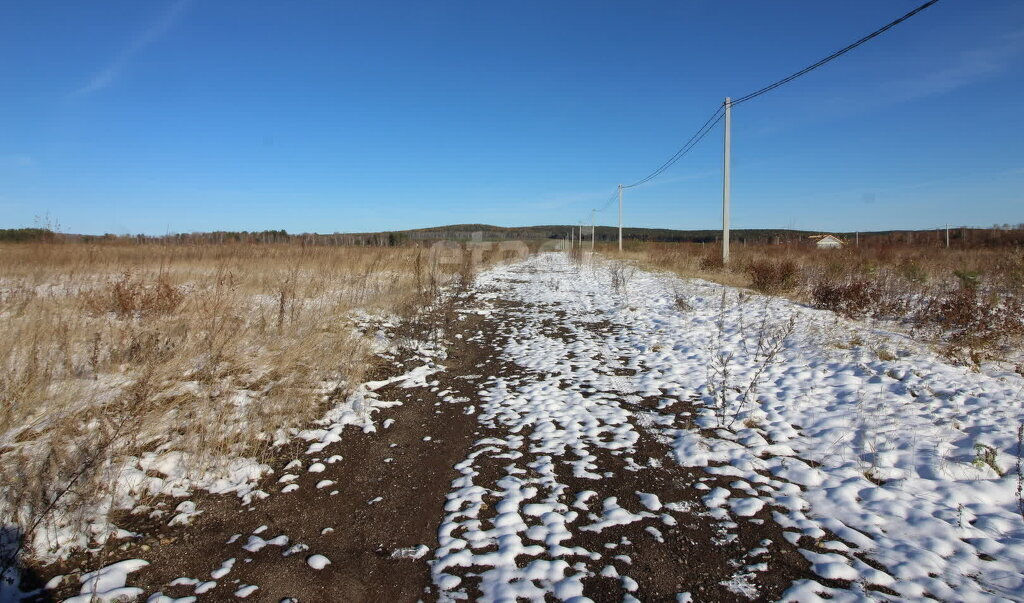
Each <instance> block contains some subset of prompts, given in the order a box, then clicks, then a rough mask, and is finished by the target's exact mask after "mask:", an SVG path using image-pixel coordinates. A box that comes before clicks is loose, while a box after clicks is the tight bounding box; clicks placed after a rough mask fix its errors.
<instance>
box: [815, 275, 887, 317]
mask: <svg viewBox="0 0 1024 603" xmlns="http://www.w3.org/2000/svg"><path fill="white" fill-rule="evenodd" d="M879 298H880V293H879V287H878V284H877V283H875V282H873V281H870V280H868V279H866V278H854V279H852V280H849V281H847V282H837V281H833V280H822V281H819V282H817V283H815V284H814V286H813V287H812V289H811V302H812V303H813V304H814V307H816V308H821V309H823V310H831V311H832V312H835V313H837V314H842V315H843V316H846V317H849V318H859V317H861V316H864V315H865V314H867V313H868V312H869V311H870V310H871V308H872V305H873V304H875V303H876V302H877V301H878V300H879Z"/></svg>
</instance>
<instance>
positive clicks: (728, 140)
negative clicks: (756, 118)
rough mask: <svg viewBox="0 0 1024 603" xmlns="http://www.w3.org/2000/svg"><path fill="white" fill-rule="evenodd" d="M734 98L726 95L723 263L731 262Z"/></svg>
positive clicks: (723, 175) (723, 167)
mask: <svg viewBox="0 0 1024 603" xmlns="http://www.w3.org/2000/svg"><path fill="white" fill-rule="evenodd" d="M731 138H732V100H731V99H730V98H729V97H728V96H727V97H725V157H724V158H723V163H722V263H723V264H728V263H729V148H730V146H731V145H732V140H731Z"/></svg>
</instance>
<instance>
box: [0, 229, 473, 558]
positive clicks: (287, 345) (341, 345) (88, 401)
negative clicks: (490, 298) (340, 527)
mask: <svg viewBox="0 0 1024 603" xmlns="http://www.w3.org/2000/svg"><path fill="white" fill-rule="evenodd" d="M471 276H472V275H471V270H470V267H468V265H465V264H447V265H441V264H439V263H438V262H436V261H434V259H433V258H432V257H431V255H430V254H429V252H428V250H427V249H426V248H425V247H414V246H404V247H401V246H400V247H353V246H332V247H326V246H324V247H321V246H306V245H302V244H298V243H291V244H253V243H236V244H232V243H225V244H202V243H200V244H194V243H193V244H184V245H181V244H133V243H125V242H114V243H64V244H61V243H52V242H51V243H46V242H29V243H20V244H7V245H0V333H3V334H4V336H3V337H0V482H2V483H3V484H4V485H5V487H4V488H3V489H2V493H0V522H2V525H4V526H16V527H17V529H18V531H19V533H20V534H19V535H20V537H22V538H23V540H24V542H25V543H26V544H27V547H26V548H27V550H23V551H20V553H22V554H24V553H25V552H28V553H31V554H38V555H44V556H45V555H48V554H52V553H53V552H54V551H59V550H71V549H74V548H80V547H83V546H89V545H90V543H92V542H102V541H103V539H105V538H106V537H108V535H109V534H107V533H88V532H87V531H86V528H87V527H88V526H96V525H100V526H102V525H103V521H102V517H101V516H102V515H103V514H105V513H106V512H108V511H109V510H110V509H112V508H116V507H117V506H118V505H119V501H121V500H123V499H125V497H128V499H131V498H138V497H140V496H143V495H145V494H147V493H143V492H127V491H112V488H114V487H115V485H116V484H120V486H117V487H122V488H125V487H127V488H130V485H129V486H125V484H124V481H125V480H124V479H120V477H123V476H118V475H114V473H115V472H117V471H120V468H122V467H123V466H124V461H125V460H126V459H132V458H138V457H140V456H141V455H143V454H144V453H158V454H164V455H167V454H168V453H172V454H173V455H175V456H174V458H175V459H176V467H175V471H178V470H180V471H181V472H183V475H185V476H188V477H191V478H192V479H199V478H200V476H204V475H205V476H212V477H213V478H216V477H218V476H222V475H226V474H229V473H230V472H231V471H237V470H238V465H237V464H235V465H232V463H231V460H232V459H236V460H237V459H239V458H242V457H245V458H247V459H253V460H254V461H255V462H259V461H261V460H262V459H266V458H267V457H268V456H269V455H270V454H271V453H272V449H273V445H274V442H275V441H282V440H284V439H286V436H287V434H288V433H289V431H290V430H293V429H296V428H298V427H300V426H302V425H305V424H308V423H309V422H310V421H312V420H314V419H316V418H318V417H319V416H321V415H322V414H323V412H324V411H325V409H326V408H327V407H329V406H330V405H332V404H335V403H337V402H338V401H340V400H343V399H344V398H345V397H346V396H347V395H348V393H349V392H350V390H351V388H352V387H354V386H355V385H357V384H358V383H359V382H360V379H361V378H362V376H363V374H364V372H365V371H366V370H367V369H368V366H369V364H370V362H371V342H372V337H373V335H374V332H375V329H374V328H373V325H374V324H375V322H376V323H380V322H382V321H383V322H388V323H391V324H402V323H408V324H410V325H413V331H414V333H413V335H414V336H416V337H430V336H436V335H437V325H431V324H425V321H424V319H423V309H424V308H426V307H428V306H430V305H431V304H434V302H435V301H436V300H437V299H438V296H439V293H440V292H441V291H442V289H443V287H444V286H445V284H446V283H451V282H452V280H453V279H460V278H461V279H467V278H471ZM448 314H451V313H448ZM147 471H149V473H147V474H152V471H151V470H147ZM154 475H155V474H154ZM167 481H168V483H170V482H171V478H170V477H168V478H167ZM148 494H154V493H148ZM103 501H106V502H103ZM5 530H6V528H5ZM7 544H8V545H9V544H10V543H7ZM3 548H4V552H5V553H6V554H7V555H8V556H11V555H15V554H18V553H19V551H18V548H19V547H16V546H15V547H11V546H5V547H3ZM0 561H3V560H0ZM7 561H8V562H10V561H13V560H12V559H8V560H7ZM2 565H3V564H2V563H0V567H2Z"/></svg>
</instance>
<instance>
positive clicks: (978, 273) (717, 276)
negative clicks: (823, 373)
mask: <svg viewBox="0 0 1024 603" xmlns="http://www.w3.org/2000/svg"><path fill="white" fill-rule="evenodd" d="M603 251H604V252H605V253H610V254H612V250H611V248H610V247H608V248H606V249H604V250H603ZM731 251H732V254H731V255H732V257H731V261H730V263H729V265H728V266H724V265H723V264H722V262H721V259H720V258H721V247H720V246H719V245H714V244H707V245H701V244H699V243H676V244H672V243H648V244H632V245H630V251H628V252H626V253H624V254H623V255H624V256H625V257H627V258H630V259H635V260H639V261H640V262H642V263H644V264H646V265H648V266H650V267H654V268H658V269H664V270H669V271H672V272H675V273H676V274H679V275H681V276H684V277H688V278H703V279H707V280H711V281H715V282H718V283H722V284H725V285H730V286H734V287H747V288H752V289H755V290H757V291H760V292H762V293H767V294H772V295H785V296H787V297H790V298H791V299H794V300H796V301H799V302H802V303H808V304H811V305H814V306H816V307H819V308H824V309H829V310H833V311H835V312H837V313H840V314H843V315H845V316H849V317H852V318H863V317H872V318H879V319H885V320H891V321H897V322H901V323H903V324H904V325H906V326H907V327H909V328H910V329H912V330H915V331H918V332H919V333H924V334H927V335H930V336H934V337H935V338H936V339H937V340H938V341H941V342H942V344H943V346H944V348H945V350H946V352H947V354H948V355H949V356H950V357H951V358H953V359H956V360H960V361H964V362H968V363H972V364H977V363H978V362H980V361H982V360H984V359H986V358H990V357H992V356H994V355H998V354H1000V353H1002V352H1007V351H1013V352H1015V353H1016V352H1019V351H1020V340H1021V337H1022V336H1024V323H1022V319H1024V307H1022V300H1024V249H1022V248H1021V247H1019V246H1017V245H1016V244H1007V245H1004V246H1001V247H997V246H992V247H976V248H952V249H946V248H942V247H936V246H926V245H910V244H898V243H891V242H886V243H873V244H869V245H864V246H861V247H852V246H848V247H845V248H842V249H838V250H818V249H816V248H814V247H813V246H810V245H768V244H763V245H733V248H732V250H731Z"/></svg>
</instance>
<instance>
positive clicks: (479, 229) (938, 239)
mask: <svg viewBox="0 0 1024 603" xmlns="http://www.w3.org/2000/svg"><path fill="white" fill-rule="evenodd" d="M578 228H579V227H578V226H559V225H550V226H520V227H512V228H506V227H501V226H491V225H489V224H456V225H450V226H437V227H433V228H418V229H413V230H398V231H389V232H364V233H334V234H315V233H302V234H292V233H288V232H286V231H284V230H263V231H254V232H250V231H215V232H195V233H178V234H168V235H161V236H152V235H141V234H140V235H114V234H105V235H82V234H68V233H60V232H55V231H53V230H50V229H47V228H12V229H0V242H6V243H23V242H54V243H58V242H67V243H75V242H79V243H103V242H107V243H161V244H180V245H187V244H197V243H249V244H274V243H297V244H303V245H370V246H381V247H394V246H399V245H409V244H415V243H419V242H431V241H441V240H448V241H470V240H480V241H507V240H522V241H526V240H533V241H536V240H544V239H562V238H566V237H568V236H569V233H570V231H572V232H576V233H578ZM815 234H826V233H823V232H820V231H807V230H787V229H735V230H732V231H731V237H730V239H731V241H733V243H738V244H752V245H757V244H776V245H779V244H787V245H800V244H806V245H811V244H813V241H812V240H811V239H810V238H809V237H810V236H811V235H815ZM827 234H833V235H835V236H837V237H839V238H841V239H843V240H846V241H849V242H854V241H855V240H858V241H859V242H860V244H870V243H886V244H899V243H903V244H910V245H932V244H934V245H942V244H945V237H946V231H945V229H939V230H886V231H875V232H861V233H855V232H833V233H827ZM583 235H584V239H585V240H587V241H589V240H590V229H589V228H587V227H586V226H584V227H583ZM577 236H578V234H577ZM622 236H623V239H624V240H626V241H631V242H633V241H635V242H652V243H717V242H719V241H720V240H721V236H722V233H721V231H720V230H671V229H667V228H623V229H622ZM594 237H595V240H596V241H597V242H598V243H613V242H615V241H617V240H618V229H617V228H615V227H612V226H597V227H595V229H594ZM949 238H950V244H951V245H956V246H958V247H987V246H1002V245H1015V246H1020V245H1024V224H1017V225H1010V224H1003V225H996V226H993V227H992V228H970V227H956V228H950V229H949Z"/></svg>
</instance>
